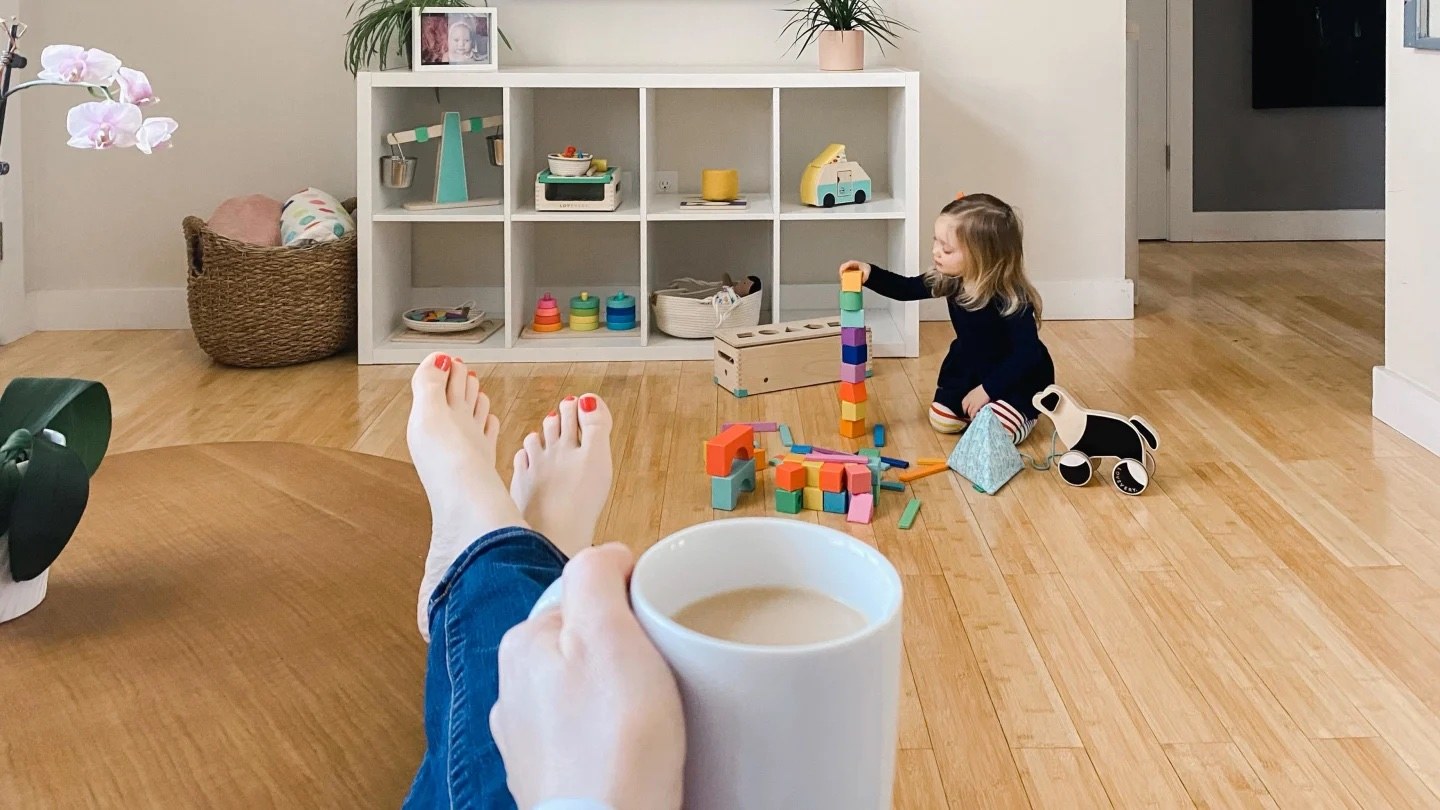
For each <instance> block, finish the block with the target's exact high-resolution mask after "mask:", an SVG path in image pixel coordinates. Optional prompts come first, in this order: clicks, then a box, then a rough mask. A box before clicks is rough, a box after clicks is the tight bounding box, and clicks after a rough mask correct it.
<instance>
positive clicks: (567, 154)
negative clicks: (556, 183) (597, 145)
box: [549, 146, 595, 177]
mask: <svg viewBox="0 0 1440 810" xmlns="http://www.w3.org/2000/svg"><path fill="white" fill-rule="evenodd" d="M549 158H550V173H551V174H554V175H558V176H560V177H579V176H581V175H583V174H585V173H586V172H588V171H590V161H592V160H594V159H595V156H594V155H592V154H590V153H588V152H580V151H577V150H576V149H575V147H573V146H572V147H570V148H568V149H566V150H565V151H564V152H552V153H550V155H549Z"/></svg>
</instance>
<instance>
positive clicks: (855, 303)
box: [840, 292, 865, 312]
mask: <svg viewBox="0 0 1440 810" xmlns="http://www.w3.org/2000/svg"><path fill="white" fill-rule="evenodd" d="M864 310H865V294H864V293H858V292H842V293H840V311H841V312H863V311H864Z"/></svg>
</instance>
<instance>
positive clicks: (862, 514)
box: [845, 470, 875, 523]
mask: <svg viewBox="0 0 1440 810" xmlns="http://www.w3.org/2000/svg"><path fill="white" fill-rule="evenodd" d="M867 472H868V470H867ZM874 516H875V497H874V496H873V495H871V494H870V493H869V492H865V493H862V494H860V495H851V496H850V513H849V514H848V515H846V516H845V519H846V520H847V521H849V522H851V523H869V522H870V519H871V518H873V517H874Z"/></svg>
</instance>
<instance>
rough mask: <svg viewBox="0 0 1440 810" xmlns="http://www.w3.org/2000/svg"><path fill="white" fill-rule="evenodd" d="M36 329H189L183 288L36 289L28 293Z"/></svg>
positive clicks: (31, 314)
mask: <svg viewBox="0 0 1440 810" xmlns="http://www.w3.org/2000/svg"><path fill="white" fill-rule="evenodd" d="M28 299H29V302H30V318H31V323H32V324H33V325H34V327H35V329H36V330H37V331H41V332H59V331H67V330H94V329H189V328H190V308H189V304H188V303H187V301H186V297H185V288H184V287H136V288H131V289H111V290H36V291H34V292H31V293H30V294H29V296H28Z"/></svg>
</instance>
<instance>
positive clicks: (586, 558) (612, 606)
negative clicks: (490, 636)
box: [490, 543, 685, 810]
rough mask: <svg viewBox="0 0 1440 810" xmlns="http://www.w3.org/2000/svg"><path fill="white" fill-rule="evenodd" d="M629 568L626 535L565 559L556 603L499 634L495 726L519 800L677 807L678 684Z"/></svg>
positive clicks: (525, 804)
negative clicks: (637, 602)
mask: <svg viewBox="0 0 1440 810" xmlns="http://www.w3.org/2000/svg"><path fill="white" fill-rule="evenodd" d="M633 567H634V557H633V556H632V555H631V553H630V551H629V549H627V548H625V547H624V546H622V545H619V544H615V543H612V544H607V545H604V546H598V547H595V548H588V549H586V550H584V551H582V552H581V553H579V554H577V555H575V557H574V558H573V559H572V560H571V561H570V562H569V564H568V565H566V567H565V573H564V575H563V577H562V579H563V581H564V588H563V591H562V596H561V599H560V601H559V604H558V605H555V606H552V607H549V608H548V609H544V610H541V611H539V612H537V613H535V614H534V615H532V617H531V618H530V619H529V620H527V621H525V622H522V623H521V624H519V625H516V626H515V627H513V628H511V630H510V631H509V632H508V633H506V634H505V637H504V638H503V639H502V640H501V642H500V650H499V659H500V661H499V663H500V699H499V700H498V701H497V702H496V704H495V707H494V709H492V710H491V712H490V729H491V733H492V734H493V735H494V737H495V743H496V745H497V746H498V747H499V749H500V755H501V757H502V758H503V759H504V760H505V770H506V774H507V777H508V783H509V787H510V792H511V793H512V794H513V795H514V797H515V800H516V802H517V804H518V805H519V806H520V807H521V808H529V807H534V806H535V805H536V804H538V803H539V802H542V801H545V800H547V799H556V798H588V799H597V800H601V801H605V802H608V803H609V804H610V806H612V807H617V808H622V807H623V808H627V810H628V808H636V810H677V809H678V808H679V807H680V799H681V789H682V768H683V766H684V762H685V729H684V720H683V718H682V716H681V708H680V694H679V691H678V689H677V687H676V684H675V678H674V676H673V675H672V674H671V672H670V669H669V667H668V666H667V665H666V664H665V661H664V659H662V658H661V657H660V653H659V652H657V651H656V649H655V646H654V645H653V644H652V643H651V642H650V639H649V638H648V637H646V635H645V632H644V631H643V630H642V629H641V628H640V625H639V624H638V623H637V622H636V619H635V615H634V614H633V613H632V612H631V609H630V597H629V595H628V593H627V586H628V582H629V577H630V573H631V571H632V569H633Z"/></svg>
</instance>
